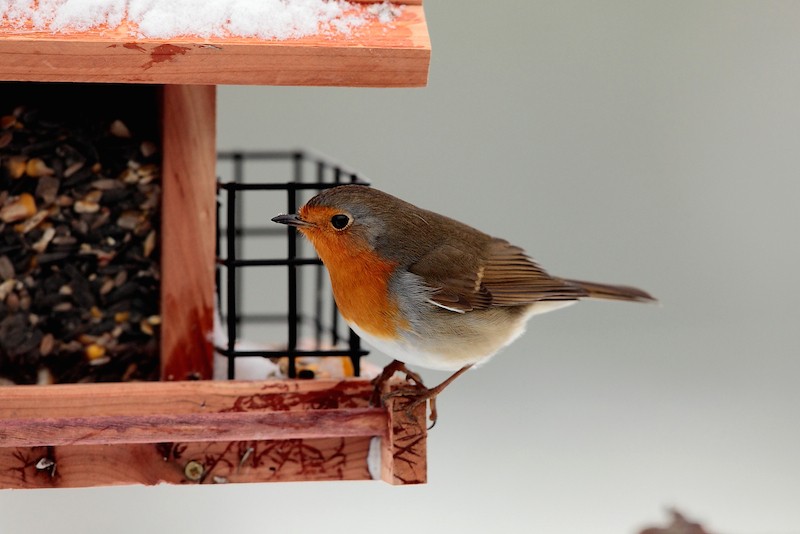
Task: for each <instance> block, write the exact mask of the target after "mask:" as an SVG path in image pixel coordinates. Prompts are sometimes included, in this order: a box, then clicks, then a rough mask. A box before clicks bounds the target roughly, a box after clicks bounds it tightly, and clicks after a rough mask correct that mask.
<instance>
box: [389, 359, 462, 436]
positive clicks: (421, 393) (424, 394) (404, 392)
mask: <svg viewBox="0 0 800 534" xmlns="http://www.w3.org/2000/svg"><path fill="white" fill-rule="evenodd" d="M472 365H473V364H469V365H465V366H464V367H462V368H461V369H459V370H458V371H456V372H455V373H453V374H452V375H450V377H449V378H448V379H447V380H445V381H444V382H442V383H441V384H439V385H438V386H436V387H432V388H426V387H425V386H423V385H422V382H417V383H418V384H419V385H420V386H421V387H419V388H416V389H412V388H405V389H396V390H394V391H390V392H389V393H387V394H385V395H383V397H381V401H383V402H386V400H387V399H390V398H392V397H406V398H408V399H410V400H411V401H410V402H409V403H408V406H406V416H408V418H409V419H411V420H412V421H413V420H414V419H415V417H414V414H413V411H414V408H416V407H417V406H419V405H420V404H422V403H423V402H425V401H429V403H430V407H431V416H430V420H431V426H430V427H428V430H430V429H431V428H433V427H434V425H435V424H436V419H437V417H438V414H437V413H436V397H437V396H438V395H439V393H441V392H442V391H444V388H446V387H447V386H449V385H450V383H451V382H453V380H455V379H456V378H458V377H459V376H461V375H462V374H464V373H465V372H466V371H467V369H469V368H470V367H472ZM404 367H405V366H404ZM415 382H416V380H415Z"/></svg>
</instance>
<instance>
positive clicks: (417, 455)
mask: <svg viewBox="0 0 800 534" xmlns="http://www.w3.org/2000/svg"><path fill="white" fill-rule="evenodd" d="M401 387H408V384H406V383H401V382H399V381H398V380H397V379H391V380H389V381H387V383H386V385H385V389H384V391H385V392H388V391H392V390H394V389H398V388H401ZM410 402H411V401H410V400H409V399H407V398H405V397H393V398H390V399H388V401H387V403H386V411H387V413H386V415H387V419H386V430H385V433H384V437H383V443H382V445H381V478H382V479H383V481H384V482H388V483H389V484H425V483H426V482H427V481H428V462H427V454H426V450H427V438H428V429H427V426H426V425H427V414H428V406H427V403H422V404H420V405H419V406H417V407H416V408H414V410H413V411H412V413H411V415H412V416H413V417H412V418H409V415H408V413H407V410H408V405H409V403H410Z"/></svg>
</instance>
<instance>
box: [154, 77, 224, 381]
mask: <svg viewBox="0 0 800 534" xmlns="http://www.w3.org/2000/svg"><path fill="white" fill-rule="evenodd" d="M162 92H163V98H162V113H161V117H162V121H163V124H162V132H163V133H162V141H161V144H162V150H163V154H164V156H163V161H162V187H163V202H162V206H163V207H162V215H161V236H162V242H161V272H162V277H161V316H162V324H163V326H162V329H161V378H162V380H187V379H207V378H211V377H212V376H213V362H214V352H213V347H212V345H211V333H212V329H213V322H214V316H213V313H214V235H215V232H216V230H215V218H216V134H217V132H216V87H214V86H208V85H166V86H164V87H163V90H162Z"/></svg>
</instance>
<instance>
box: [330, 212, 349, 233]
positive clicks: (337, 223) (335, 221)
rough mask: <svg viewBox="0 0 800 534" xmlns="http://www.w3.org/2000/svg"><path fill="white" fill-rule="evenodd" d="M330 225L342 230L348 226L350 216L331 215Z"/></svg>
mask: <svg viewBox="0 0 800 534" xmlns="http://www.w3.org/2000/svg"><path fill="white" fill-rule="evenodd" d="M331 226H333V227H334V228H336V229H337V230H344V229H345V228H347V227H348V226H350V217H348V216H347V215H344V214H341V213H340V214H338V215H334V216H333V217H331Z"/></svg>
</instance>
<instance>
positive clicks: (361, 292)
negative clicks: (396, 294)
mask: <svg viewBox="0 0 800 534" xmlns="http://www.w3.org/2000/svg"><path fill="white" fill-rule="evenodd" d="M307 235H308V237H309V239H310V240H311V241H312V243H313V244H314V247H315V248H316V249H317V253H318V254H319V257H320V258H321V259H322V261H323V263H324V264H325V267H327V269H328V272H329V273H330V278H331V286H332V288H333V296H334V298H335V299H336V305H337V306H338V307H339V311H340V312H341V313H342V316H343V317H344V318H345V319H346V320H347V321H348V322H352V323H355V324H356V325H358V326H359V328H361V329H362V330H364V331H365V332H367V333H368V334H371V335H373V336H376V337H382V338H387V339H392V338H394V337H396V336H397V331H398V328H404V327H405V326H407V324H408V323H407V322H406V321H405V320H403V318H402V317H401V316H400V311H399V308H398V306H397V302H396V301H395V299H393V298H391V297H390V295H389V278H390V277H391V275H392V272H393V271H394V269H395V267H396V264H395V263H393V262H390V261H386V260H383V259H381V258H379V257H378V256H377V255H375V254H374V253H372V251H371V250H369V249H366V248H362V247H357V246H352V245H353V244H352V243H348V242H347V240H346V238H345V239H329V238H327V236H321V235H314V234H313V233H311V232H309V233H308V234H307Z"/></svg>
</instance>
